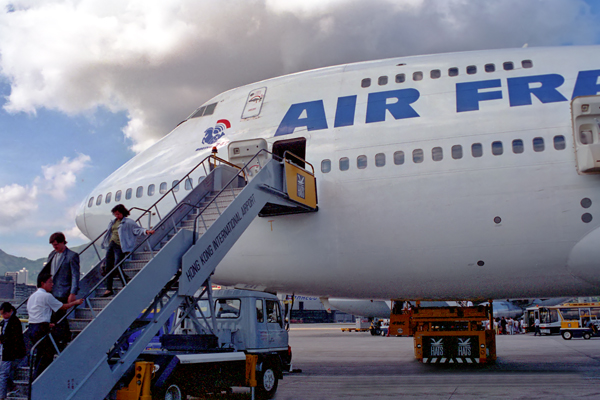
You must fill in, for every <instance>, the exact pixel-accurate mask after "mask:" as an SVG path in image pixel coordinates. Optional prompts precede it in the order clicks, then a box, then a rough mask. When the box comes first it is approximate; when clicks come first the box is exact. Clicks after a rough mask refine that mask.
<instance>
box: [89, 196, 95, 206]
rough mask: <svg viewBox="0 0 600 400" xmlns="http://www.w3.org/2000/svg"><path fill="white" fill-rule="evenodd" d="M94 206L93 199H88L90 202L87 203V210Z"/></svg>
mask: <svg viewBox="0 0 600 400" xmlns="http://www.w3.org/2000/svg"><path fill="white" fill-rule="evenodd" d="M93 205H94V198H93V197H90V201H88V208H89V207H91V206H93Z"/></svg>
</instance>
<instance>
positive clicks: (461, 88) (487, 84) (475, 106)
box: [456, 79, 502, 112]
mask: <svg viewBox="0 0 600 400" xmlns="http://www.w3.org/2000/svg"><path fill="white" fill-rule="evenodd" d="M500 86H501V84H500V79H491V80H489V81H477V82H465V83H457V84H456V112H465V111H475V110H479V102H480V101H486V100H497V99H501V98H502V92H501V91H499V90H495V91H493V92H483V93H480V92H479V89H489V88H496V87H500Z"/></svg>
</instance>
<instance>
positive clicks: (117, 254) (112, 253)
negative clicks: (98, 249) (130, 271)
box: [106, 241, 129, 291]
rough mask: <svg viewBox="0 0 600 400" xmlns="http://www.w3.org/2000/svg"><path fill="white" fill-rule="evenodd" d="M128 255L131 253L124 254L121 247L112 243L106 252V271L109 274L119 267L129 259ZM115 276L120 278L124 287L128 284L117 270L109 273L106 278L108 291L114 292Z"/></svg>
mask: <svg viewBox="0 0 600 400" xmlns="http://www.w3.org/2000/svg"><path fill="white" fill-rule="evenodd" d="M127 254H129V253H126V252H123V250H121V246H119V245H118V244H116V243H115V242H112V241H111V242H110V244H109V245H108V249H107V250H106V271H107V272H108V271H110V270H112V269H113V268H114V267H115V265H117V264H118V263H120V262H121V261H122V260H123V259H124V258H125V257H127ZM123 275H125V274H123ZM115 276H116V277H118V278H119V280H120V281H121V283H123V286H125V284H126V282H123V279H122V278H121V274H120V273H119V271H117V270H115V271H114V272H112V273H109V274H108V276H107V277H106V290H109V291H112V290H113V279H114V278H115ZM125 279H127V277H125Z"/></svg>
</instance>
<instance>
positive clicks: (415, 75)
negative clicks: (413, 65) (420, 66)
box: [413, 71, 423, 81]
mask: <svg viewBox="0 0 600 400" xmlns="http://www.w3.org/2000/svg"><path fill="white" fill-rule="evenodd" d="M422 79H423V72H421V71H417V72H414V73H413V81H420V80H422Z"/></svg>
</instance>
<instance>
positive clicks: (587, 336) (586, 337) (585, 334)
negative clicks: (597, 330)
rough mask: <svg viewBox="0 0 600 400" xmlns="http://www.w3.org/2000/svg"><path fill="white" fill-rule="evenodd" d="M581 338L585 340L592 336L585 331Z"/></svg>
mask: <svg viewBox="0 0 600 400" xmlns="http://www.w3.org/2000/svg"><path fill="white" fill-rule="evenodd" d="M583 338H584V339H585V340H590V339H591V338H592V335H590V334H589V332H586V333H584V334H583Z"/></svg>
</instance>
